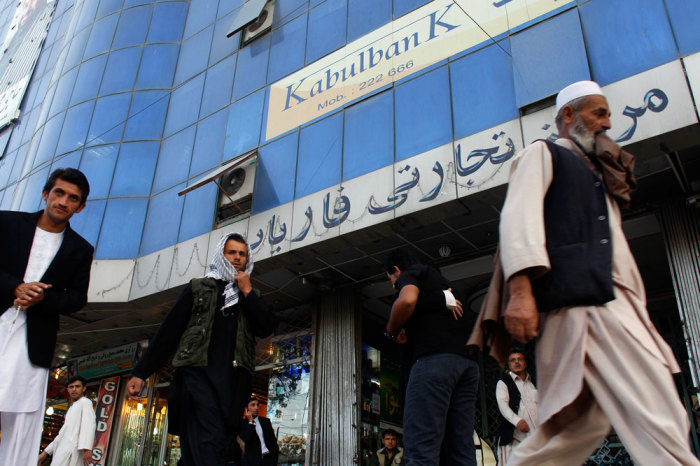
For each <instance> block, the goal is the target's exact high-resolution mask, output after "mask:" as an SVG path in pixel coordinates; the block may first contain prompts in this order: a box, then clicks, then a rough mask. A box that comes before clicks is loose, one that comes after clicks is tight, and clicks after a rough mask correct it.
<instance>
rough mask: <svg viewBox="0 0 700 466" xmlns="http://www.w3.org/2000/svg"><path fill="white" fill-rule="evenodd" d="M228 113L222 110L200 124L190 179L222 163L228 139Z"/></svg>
mask: <svg viewBox="0 0 700 466" xmlns="http://www.w3.org/2000/svg"><path fill="white" fill-rule="evenodd" d="M227 118H228V111H226V110H221V111H220V112H218V113H215V114H213V115H212V116H210V117H209V118H206V119H204V120H202V121H200V122H199V125H198V126H197V138H196V140H195V143H194V154H193V155H192V166H191V167H190V177H192V176H196V175H198V174H200V173H202V172H204V171H206V170H211V169H212V168H214V167H216V166H217V165H219V164H220V163H221V159H222V157H223V152H224V140H225V139H226V120H227Z"/></svg>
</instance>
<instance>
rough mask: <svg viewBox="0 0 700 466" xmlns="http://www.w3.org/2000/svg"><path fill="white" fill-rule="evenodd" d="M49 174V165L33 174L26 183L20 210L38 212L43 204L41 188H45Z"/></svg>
mask: <svg viewBox="0 0 700 466" xmlns="http://www.w3.org/2000/svg"><path fill="white" fill-rule="evenodd" d="M48 176H49V167H46V168H44V169H43V170H39V171H38V172H36V173H34V174H33V175H31V176H30V177H29V178H28V179H27V182H26V184H25V187H24V195H23V196H22V202H21V203H20V205H19V210H22V211H24V212H36V211H37V210H39V208H40V206H41V205H42V204H43V202H44V201H43V200H42V198H41V190H42V189H43V188H44V184H45V183H46V179H47V178H48Z"/></svg>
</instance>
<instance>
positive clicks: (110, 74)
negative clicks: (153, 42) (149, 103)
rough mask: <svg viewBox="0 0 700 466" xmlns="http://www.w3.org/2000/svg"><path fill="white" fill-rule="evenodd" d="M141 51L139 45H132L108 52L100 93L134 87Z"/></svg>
mask: <svg viewBox="0 0 700 466" xmlns="http://www.w3.org/2000/svg"><path fill="white" fill-rule="evenodd" d="M141 51H142V49H141V47H132V48H128V49H123V50H117V51H116V52H112V53H110V54H109V60H107V68H105V74H104V78H103V79H102V86H101V87H100V95H107V94H114V93H116V92H124V91H130V90H132V89H133V88H134V81H135V80H136V71H137V70H138V69H139V61H140V60H141Z"/></svg>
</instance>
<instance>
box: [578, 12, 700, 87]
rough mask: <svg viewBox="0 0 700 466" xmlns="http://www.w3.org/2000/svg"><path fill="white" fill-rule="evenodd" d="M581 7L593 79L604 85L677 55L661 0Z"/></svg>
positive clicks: (674, 57) (665, 61) (660, 63)
mask: <svg viewBox="0 0 700 466" xmlns="http://www.w3.org/2000/svg"><path fill="white" fill-rule="evenodd" d="M579 9H580V12H581V22H582V24H583V30H584V32H585V34H586V46H587V47H588V59H589V60H590V62H591V71H592V72H593V79H595V80H596V81H597V82H598V83H599V84H600V85H601V86H604V85H606V84H610V83H613V82H615V81H619V80H620V79H624V78H626V77H628V76H633V75H635V74H637V73H640V72H642V71H645V70H648V69H651V68H654V67H656V66H659V65H662V64H664V63H667V62H669V61H671V60H674V59H677V58H678V51H677V49H676V44H675V41H674V39H673V34H672V32H671V26H670V25H669V23H668V20H667V16H666V11H665V8H664V5H663V2H662V1H661V0H618V1H615V2H610V1H599V0H593V1H591V2H588V3H586V4H584V5H581V6H580V8H579ZM696 35H697V31H696ZM611 44H614V46H611ZM567 53H569V52H568V47H567ZM572 81H573V80H572ZM565 84H568V82H567V83H565Z"/></svg>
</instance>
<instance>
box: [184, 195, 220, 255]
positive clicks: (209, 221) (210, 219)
mask: <svg viewBox="0 0 700 466" xmlns="http://www.w3.org/2000/svg"><path fill="white" fill-rule="evenodd" d="M217 193H218V188H217V187H216V185H215V184H214V183H209V184H207V185H205V186H202V187H201V188H197V189H195V190H194V191H191V192H189V193H187V194H185V208H184V210H183V212H182V221H181V222H180V236H178V238H177V241H178V243H179V242H182V241H187V240H188V239H191V238H194V237H197V236H199V235H203V234H204V233H207V232H209V231H211V228H212V225H213V223H214V210H215V209H216V195H217Z"/></svg>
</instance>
